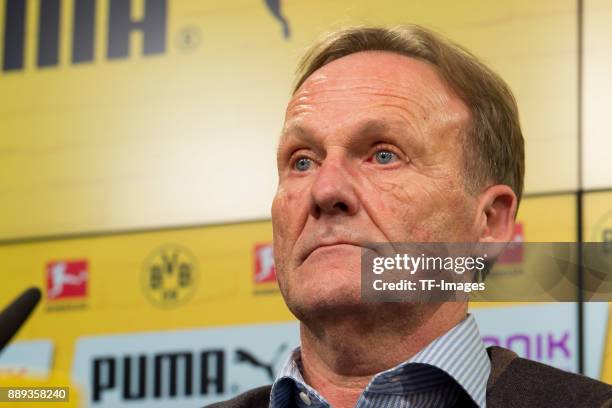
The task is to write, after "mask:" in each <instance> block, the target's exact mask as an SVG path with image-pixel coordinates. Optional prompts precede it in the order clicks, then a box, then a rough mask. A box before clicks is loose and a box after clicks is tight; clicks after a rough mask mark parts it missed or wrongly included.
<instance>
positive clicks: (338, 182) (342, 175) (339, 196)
mask: <svg viewBox="0 0 612 408" xmlns="http://www.w3.org/2000/svg"><path fill="white" fill-rule="evenodd" d="M346 166H347V163H346V162H345V161H344V160H343V159H338V158H331V157H327V158H326V159H325V161H324V162H323V164H322V165H321V167H320V168H319V170H318V172H317V175H316V179H315V181H314V183H313V185H312V187H311V197H312V200H311V213H312V215H313V216H315V217H317V218H318V217H320V216H321V215H322V214H329V215H336V214H345V215H354V214H356V213H357V211H358V210H359V199H358V196H357V194H356V191H355V188H354V176H352V175H351V174H350V172H348V171H347V167H346Z"/></svg>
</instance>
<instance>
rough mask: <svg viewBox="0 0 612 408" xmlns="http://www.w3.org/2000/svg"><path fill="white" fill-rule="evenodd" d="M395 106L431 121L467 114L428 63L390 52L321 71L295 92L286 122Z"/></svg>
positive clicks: (361, 54)
mask: <svg viewBox="0 0 612 408" xmlns="http://www.w3.org/2000/svg"><path fill="white" fill-rule="evenodd" d="M361 103H367V104H369V105H372V104H377V103H378V104H380V105H389V106H395V107H397V108H399V109H404V110H406V111H414V113H418V114H420V115H424V116H429V115H431V114H433V113H434V112H445V113H457V114H463V115H465V114H467V108H466V107H465V104H464V103H463V101H462V100H461V99H460V98H459V97H458V96H457V95H456V94H455V92H454V91H453V90H452V89H451V88H450V87H449V86H448V85H447V84H446V83H445V82H444V81H443V80H442V78H440V76H439V75H438V73H437V71H436V69H435V67H433V66H432V65H431V64H429V63H428V62H425V61H421V60H418V59H415V58H410V57H407V56H404V55H399V54H396V53H391V52H382V51H367V52H359V53H355V54H351V55H348V56H345V57H342V58H340V59H338V60H335V61H332V62H331V63H329V64H327V65H325V66H323V67H321V68H320V69H318V70H317V71H315V72H314V73H313V74H312V75H311V76H310V77H308V78H307V79H306V80H305V81H304V83H303V84H302V85H301V86H300V88H299V89H298V90H297V91H296V92H295V94H294V95H293V97H292V98H291V100H290V101H289V104H288V105H287V110H286V120H291V119H292V118H294V117H296V116H303V115H304V114H306V113H313V111H316V110H317V109H323V108H324V109H326V110H328V111H329V110H333V109H334V108H335V107H342V108H346V107H345V106H342V105H343V104H352V105H354V106H359V104H361Z"/></svg>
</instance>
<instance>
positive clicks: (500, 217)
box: [478, 184, 518, 242]
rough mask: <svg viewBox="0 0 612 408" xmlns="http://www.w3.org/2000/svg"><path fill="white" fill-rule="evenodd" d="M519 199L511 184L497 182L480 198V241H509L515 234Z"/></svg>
mask: <svg viewBox="0 0 612 408" xmlns="http://www.w3.org/2000/svg"><path fill="white" fill-rule="evenodd" d="M517 206H518V200H517V198H516V194H514V191H513V190H512V188H510V187H509V186H506V185H504V184H496V185H493V186H491V187H489V188H487V189H486V190H485V191H484V192H483V193H481V194H480V197H479V198H478V217H479V222H478V226H479V232H480V242H509V241H511V240H512V237H513V235H514V218H515V216H516V208H517Z"/></svg>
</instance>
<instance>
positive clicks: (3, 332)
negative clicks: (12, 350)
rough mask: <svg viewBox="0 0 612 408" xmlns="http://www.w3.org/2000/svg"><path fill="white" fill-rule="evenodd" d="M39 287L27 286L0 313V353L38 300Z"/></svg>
mask: <svg viewBox="0 0 612 408" xmlns="http://www.w3.org/2000/svg"><path fill="white" fill-rule="evenodd" d="M40 296H41V294H40V289H38V288H34V287H32V288H29V289H27V290H26V291H25V292H23V293H22V294H21V295H20V296H19V297H18V298H17V299H15V300H14V301H13V303H11V304H10V305H8V306H7V307H6V309H4V310H3V311H2V313H0V353H1V352H2V349H4V346H6V345H7V344H8V342H9V341H10V340H11V339H12V338H13V336H14V335H15V334H17V332H18V331H19V328H20V327H21V325H23V323H24V322H25V321H26V320H27V318H28V316H30V313H32V311H33V310H34V308H35V307H36V305H37V304H38V302H39V301H40Z"/></svg>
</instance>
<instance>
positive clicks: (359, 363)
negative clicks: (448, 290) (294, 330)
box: [300, 303, 467, 408]
mask: <svg viewBox="0 0 612 408" xmlns="http://www.w3.org/2000/svg"><path fill="white" fill-rule="evenodd" d="M394 306H395V307H394ZM466 312H467V305H464V304H457V303H445V304H441V305H435V306H434V305H431V304H430V305H412V306H409V309H406V305H403V306H402V305H401V304H395V305H392V304H388V309H387V310H386V311H385V312H384V313H380V312H378V313H373V314H372V315H370V316H369V314H367V313H366V314H364V313H363V312H360V313H359V314H358V315H356V316H350V315H348V314H343V315H342V316H341V317H337V318H330V319H325V321H324V322H317V323H316V324H308V325H307V324H304V323H302V325H301V330H300V333H301V343H302V345H301V361H302V375H303V376H304V379H305V381H306V383H308V384H309V385H310V386H311V387H313V388H314V389H316V390H317V392H319V393H320V394H321V395H322V396H323V397H325V399H326V400H327V401H328V402H329V403H330V404H331V406H333V407H334V408H344V407H354V406H355V403H356V402H357V400H358V399H359V396H360V395H361V393H362V392H363V390H364V389H365V387H366V386H367V385H368V384H369V382H370V381H371V379H372V377H373V376H374V375H375V374H377V373H379V372H381V371H385V370H388V369H390V368H392V367H395V366H397V365H398V364H400V363H402V362H404V361H406V360H408V359H410V358H411V357H412V356H414V355H415V354H416V353H418V352H419V351H420V350H422V349H423V348H424V347H425V346H427V345H428V344H429V343H431V342H432V341H433V340H434V339H436V338H437V337H439V336H441V335H442V334H444V333H446V332H447V331H449V330H450V329H452V328H453V327H454V326H455V325H457V324H458V323H459V322H460V321H461V320H463V318H464V317H465V316H466Z"/></svg>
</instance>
